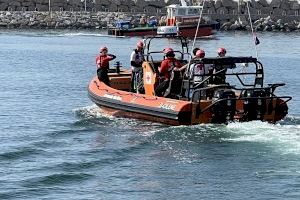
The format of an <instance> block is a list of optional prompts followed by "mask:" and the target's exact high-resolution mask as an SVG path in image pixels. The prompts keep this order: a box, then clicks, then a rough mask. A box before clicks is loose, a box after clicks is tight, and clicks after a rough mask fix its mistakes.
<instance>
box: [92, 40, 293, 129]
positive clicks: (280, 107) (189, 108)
mask: <svg viewBox="0 0 300 200" xmlns="http://www.w3.org/2000/svg"><path fill="white" fill-rule="evenodd" d="M175 39H176V40H178V41H179V44H180V45H179V44H178V43H176V46H177V47H179V48H178V50H174V52H175V54H176V57H177V58H178V59H179V61H180V62H182V63H183V64H187V65H188V66H191V65H197V64H201V65H211V67H212V68H214V69H215V71H216V72H215V73H213V74H204V75H196V74H193V72H191V73H190V74H189V75H187V73H184V74H179V75H178V74H177V75H176V73H180V72H175V71H173V72H172V76H171V80H170V84H169V87H168V89H167V90H166V92H165V93H164V95H163V97H158V96H155V88H156V87H157V85H158V82H159V72H158V67H159V66H160V63H161V61H162V58H163V56H164V55H163V51H162V50H155V49H153V47H154V46H155V45H152V42H153V41H155V40H171V41H169V43H170V44H171V43H174V41H173V40H175ZM144 42H145V47H146V48H145V52H144V58H145V61H144V62H143V65H142V69H143V80H142V81H143V82H142V83H143V87H144V94H138V93H133V92H130V84H131V82H130V81H131V71H129V70H125V69H122V68H121V67H120V65H119V64H117V65H116V67H115V69H112V70H110V72H109V77H110V84H111V86H107V85H105V84H104V83H103V82H101V81H99V80H98V78H97V77H94V78H93V79H92V80H91V81H90V83H89V85H88V94H89V98H90V99H91V100H92V101H93V102H94V103H95V104H96V105H97V106H99V107H101V108H102V110H103V112H106V113H108V114H110V115H113V116H117V117H130V118H138V119H143V120H149V121H155V122H160V123H165V124H170V125H193V124H202V123H229V122H232V121H239V122H245V121H252V120H261V121H267V122H270V123H275V122H277V121H279V120H281V119H283V118H284V117H285V116H286V115H287V113H288V106H287V102H288V101H290V100H291V99H292V97H290V96H278V95H276V93H275V91H276V89H277V88H278V87H282V86H284V83H273V84H267V85H266V84H265V83H264V76H265V74H264V70H263V64H262V63H261V62H260V61H258V60H257V59H256V58H253V57H222V58H220V57H211V58H202V59H199V58H196V59H191V55H190V54H189V51H188V40H187V39H186V38H183V37H180V36H173V37H171V38H165V37H163V36H153V37H149V38H147V39H145V40H144ZM188 68H189V67H188ZM193 76H194V77H195V76H200V77H199V78H200V79H198V81H197V82H196V81H195V80H194V79H193V78H191V77H193ZM219 76H223V80H225V81H224V82H221V83H220V82H219V83H216V82H214V80H216V78H217V77H219ZM175 77H177V78H175ZM178 77H179V78H178ZM199 80H200V81H199Z"/></svg>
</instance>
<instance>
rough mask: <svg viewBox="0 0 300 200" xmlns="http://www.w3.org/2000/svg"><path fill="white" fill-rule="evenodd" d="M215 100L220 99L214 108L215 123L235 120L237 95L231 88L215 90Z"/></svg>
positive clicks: (213, 120)
mask: <svg viewBox="0 0 300 200" xmlns="http://www.w3.org/2000/svg"><path fill="white" fill-rule="evenodd" d="M213 101H218V102H216V103H215V105H214V106H213V108H212V113H213V118H212V122H213V123H226V122H228V121H233V118H234V115H235V112H236V96H235V92H234V91H232V90H231V89H220V90H217V91H215V93H214V97H213Z"/></svg>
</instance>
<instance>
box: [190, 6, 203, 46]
mask: <svg viewBox="0 0 300 200" xmlns="http://www.w3.org/2000/svg"><path fill="white" fill-rule="evenodd" d="M205 1H206V0H203V4H202V9H201V10H200V14H199V20H198V24H197V29H196V32H195V36H194V41H193V45H192V49H191V50H192V51H193V49H194V46H195V43H196V38H197V33H198V30H199V27H200V22H201V18H202V13H203V8H204V4H205Z"/></svg>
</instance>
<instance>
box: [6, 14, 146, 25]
mask: <svg viewBox="0 0 300 200" xmlns="http://www.w3.org/2000/svg"><path fill="white" fill-rule="evenodd" d="M140 16H141V15H139V14H135V15H133V14H125V13H117V12H96V13H92V12H69V11H64V12H51V13H49V12H36V11H32V12H31V11H26V12H23V11H15V12H9V11H0V28H32V29H38V28H46V29H47V28H48V29H64V28H68V29H103V28H107V26H108V25H110V24H112V23H113V22H114V21H115V20H117V19H120V18H121V19H127V18H128V19H139V18H140Z"/></svg>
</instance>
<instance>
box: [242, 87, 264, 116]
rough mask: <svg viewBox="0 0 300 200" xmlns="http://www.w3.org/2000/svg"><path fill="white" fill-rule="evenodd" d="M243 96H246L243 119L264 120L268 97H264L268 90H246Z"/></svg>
mask: <svg viewBox="0 0 300 200" xmlns="http://www.w3.org/2000/svg"><path fill="white" fill-rule="evenodd" d="M243 97H245V98H246V99H245V100H244V113H245V115H244V117H243V121H251V120H262V119H263V116H264V113H265V111H266V99H265V98H264V97H266V92H265V91H264V90H246V91H245V92H244V94H243ZM261 97H262V98H261Z"/></svg>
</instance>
